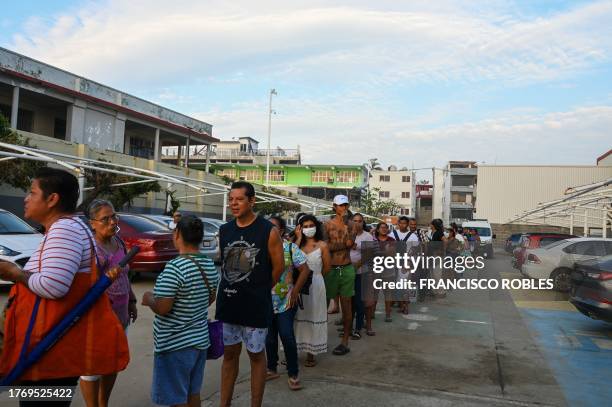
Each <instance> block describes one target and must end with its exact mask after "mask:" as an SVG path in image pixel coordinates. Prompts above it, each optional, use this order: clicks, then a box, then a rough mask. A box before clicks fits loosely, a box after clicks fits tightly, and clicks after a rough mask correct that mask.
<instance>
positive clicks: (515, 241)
mask: <svg viewBox="0 0 612 407" xmlns="http://www.w3.org/2000/svg"><path fill="white" fill-rule="evenodd" d="M522 235H523V234H522V233H513V234H511V235H510V236H508V238H506V243H505V245H504V249H505V250H506V251H507V252H508V253H512V251H513V250H514V249H515V248H516V247H517V246H518V245H519V241H520V240H521V236H522Z"/></svg>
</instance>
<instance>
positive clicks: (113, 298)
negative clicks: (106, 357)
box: [80, 199, 138, 407]
mask: <svg viewBox="0 0 612 407" xmlns="http://www.w3.org/2000/svg"><path fill="white" fill-rule="evenodd" d="M87 217H88V218H89V223H90V226H91V229H92V230H93V232H94V237H95V241H96V246H97V248H98V249H97V251H96V255H97V259H96V260H97V261H98V264H99V266H100V267H101V269H103V270H106V269H111V268H113V267H115V266H117V265H118V264H119V261H121V259H122V258H123V257H124V256H125V254H126V252H127V250H126V248H125V243H123V241H122V240H121V238H120V237H119V236H117V232H119V216H118V215H117V213H115V208H114V207H113V204H112V203H111V202H109V201H106V200H104V199H95V200H94V201H93V202H91V204H89V208H88V210H87ZM106 295H108V298H109V300H110V302H111V306H112V307H113V311H115V314H116V315H117V318H119V322H121V325H122V326H123V328H124V329H127V326H128V325H129V323H130V319H131V320H132V322H134V321H136V317H137V316H138V311H137V309H136V296H135V295H134V292H133V291H132V287H131V285H130V280H129V277H128V266H125V267H124V268H123V269H122V270H121V272H120V273H119V276H118V277H117V279H116V280H115V281H114V282H113V284H112V285H111V286H110V287H108V288H107V289H106ZM116 379H117V374H116V373H113V374H109V375H104V376H99V375H94V376H81V381H80V387H81V393H82V394H83V398H84V399H85V402H86V404H87V407H96V406H100V407H103V406H107V405H108V400H109V399H110V395H111V392H112V390H113V386H114V385H115V380H116Z"/></svg>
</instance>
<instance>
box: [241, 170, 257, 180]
mask: <svg viewBox="0 0 612 407" xmlns="http://www.w3.org/2000/svg"><path fill="white" fill-rule="evenodd" d="M240 179H241V180H244V181H259V180H260V175H259V170H242V171H240Z"/></svg>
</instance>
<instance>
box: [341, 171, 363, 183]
mask: <svg viewBox="0 0 612 407" xmlns="http://www.w3.org/2000/svg"><path fill="white" fill-rule="evenodd" d="M358 180H359V173H358V172H357V171H338V175H337V176H336V181H337V182H344V183H353V182H357V181H358Z"/></svg>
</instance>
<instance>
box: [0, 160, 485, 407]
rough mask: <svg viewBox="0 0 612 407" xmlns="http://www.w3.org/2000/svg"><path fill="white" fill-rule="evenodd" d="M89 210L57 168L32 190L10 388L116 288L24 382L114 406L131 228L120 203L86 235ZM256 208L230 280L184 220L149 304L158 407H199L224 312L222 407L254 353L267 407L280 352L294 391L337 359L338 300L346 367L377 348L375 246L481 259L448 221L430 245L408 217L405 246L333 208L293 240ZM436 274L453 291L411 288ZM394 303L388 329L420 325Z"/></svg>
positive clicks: (2, 269) (199, 226)
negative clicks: (441, 286)
mask: <svg viewBox="0 0 612 407" xmlns="http://www.w3.org/2000/svg"><path fill="white" fill-rule="evenodd" d="M78 197H79V186H78V182H77V180H76V178H75V177H74V176H73V175H71V174H69V173H68V172H65V171H62V170H56V169H50V168H46V169H43V170H41V171H40V172H39V174H38V175H37V176H36V177H35V179H34V180H33V181H32V186H31V189H30V191H29V193H28V196H27V197H26V199H25V216H26V218H28V219H31V220H33V221H36V222H39V223H41V224H42V225H43V226H44V227H45V230H46V231H47V232H46V234H45V237H44V240H43V242H42V243H41V246H40V247H39V249H38V250H37V251H36V253H34V255H33V256H32V257H31V259H30V261H29V262H28V263H27V265H26V266H25V268H24V269H23V270H21V269H20V268H18V267H17V266H14V265H12V264H10V263H7V262H0V278H1V279H3V280H10V281H14V282H15V283H16V284H15V285H14V287H13V289H12V290H11V294H10V298H9V304H8V308H7V323H6V325H5V327H7V328H8V329H7V330H6V331H5V345H4V349H3V352H2V355H1V359H0V361H1V365H0V366H1V369H0V376H4V375H6V374H7V373H8V371H9V370H10V369H11V368H12V367H14V366H15V365H16V364H18V363H19V362H20V360H21V359H22V358H23V357H24V353H25V354H27V351H28V350H29V349H31V347H32V344H35V343H37V342H40V341H41V340H42V339H43V338H44V337H45V335H47V334H48V333H49V332H50V331H51V328H52V327H53V326H54V324H56V323H57V322H58V320H59V319H60V318H61V317H62V316H63V315H64V314H66V312H67V311H69V310H70V309H71V308H73V307H74V306H75V305H76V303H77V302H78V301H79V300H80V299H81V298H83V297H84V296H85V295H87V293H88V290H89V289H90V288H91V287H93V286H94V285H95V284H96V282H97V280H98V278H99V276H100V275H101V274H106V276H107V277H108V278H110V279H111V280H112V284H111V285H110V287H109V288H107V289H106V291H105V294H104V295H102V296H101V297H100V298H99V299H98V300H97V301H95V303H94V305H93V307H92V308H91V309H90V310H89V311H87V312H85V314H84V315H83V316H82V317H81V318H80V319H79V320H78V322H76V324H75V325H74V326H73V327H72V328H71V329H70V330H69V331H68V333H66V334H65V335H64V336H63V337H61V338H59V340H58V341H57V343H56V345H55V346H54V347H52V348H51V350H49V351H47V352H46V353H45V354H44V355H43V356H42V358H41V359H40V360H39V361H37V362H36V363H35V364H34V365H33V367H31V368H29V369H27V370H26V372H25V373H24V374H23V375H22V376H21V377H20V380H19V383H20V384H22V385H34V384H36V385H62V386H76V385H77V383H79V386H80V389H81V393H82V395H83V397H84V399H85V402H86V404H87V406H88V407H91V406H106V405H108V404H109V399H110V395H111V391H112V388H113V385H114V383H115V381H116V379H117V375H118V373H119V372H121V371H122V370H124V369H125V368H126V366H127V364H128V362H129V350H128V343H127V336H126V332H127V330H128V329H129V325H130V323H133V322H135V321H136V319H137V317H138V310H137V307H136V303H137V300H136V296H135V294H134V292H133V290H132V288H131V286H130V282H129V279H128V276H127V271H128V270H127V266H123V267H122V266H121V264H120V261H121V259H122V258H123V257H124V256H125V255H126V253H127V250H126V246H125V244H124V243H123V241H122V240H121V239H120V238H119V236H118V235H117V232H118V231H119V222H120V220H119V217H118V215H117V213H116V212H115V208H114V207H113V205H112V204H111V203H110V202H108V201H104V200H95V201H93V202H92V203H91V205H90V206H89V208H88V211H87V214H86V215H87V217H88V219H89V225H87V224H85V223H84V222H83V221H82V220H81V219H80V218H79V217H76V216H74V212H75V210H76V203H77V200H78ZM254 205H255V189H254V187H253V185H251V184H250V183H248V182H244V181H238V182H235V183H233V184H232V185H231V188H230V192H229V208H230V210H231V212H232V215H233V216H234V220H232V221H231V222H228V223H226V224H224V225H223V226H221V228H220V231H219V239H220V250H221V259H222V266H221V272H220V273H218V272H217V270H216V268H215V265H214V263H213V262H212V260H210V259H209V258H207V257H206V256H203V255H201V254H200V253H199V246H200V244H201V241H202V238H203V233H204V226H203V223H202V221H201V220H200V219H199V218H197V217H195V216H191V215H182V216H181V215H180V214H178V213H177V214H175V215H176V216H175V217H174V219H173V225H172V226H173V228H172V230H173V241H174V244H175V246H176V248H177V249H178V251H179V256H178V257H176V258H175V259H173V260H172V261H170V262H169V263H167V265H166V266H165V268H164V270H163V271H162V272H161V273H160V274H159V276H158V278H157V280H156V282H155V286H154V289H153V291H150V292H146V293H144V295H143V297H142V300H141V304H142V305H143V306H146V307H148V308H149V309H151V311H152V312H153V313H154V314H155V316H154V323H153V333H152V334H153V342H154V360H153V373H152V386H151V399H152V401H153V402H154V403H156V404H160V405H177V406H178V405H184V406H199V405H200V392H201V388H202V383H203V380H204V371H205V366H206V360H207V358H208V352H207V350H208V349H209V348H210V347H211V346H212V340H213V337H212V336H211V335H210V334H209V317H210V316H209V314H208V309H209V307H210V306H211V305H212V304H213V303H214V302H215V301H216V311H215V316H214V318H215V319H216V320H218V321H221V323H222V324H223V329H222V339H221V341H222V343H221V344H220V346H222V347H223V362H222V366H221V389H220V404H221V405H222V406H229V405H231V401H232V398H233V393H234V386H235V383H236V379H237V377H238V371H239V364H240V362H239V361H240V355H241V353H242V348H243V346H244V347H245V348H246V352H247V355H248V359H249V363H250V379H251V382H250V383H251V404H252V405H255V406H258V405H262V402H263V395H264V389H265V382H266V381H268V380H274V379H277V378H279V377H280V375H279V373H278V366H279V338H280V343H282V348H283V351H284V356H285V360H284V362H282V363H284V364H286V368H287V369H286V370H287V376H288V377H287V385H288V387H289V389H291V390H300V389H301V388H302V387H303V385H302V383H301V381H300V377H299V371H300V369H299V362H298V361H299V354H300V353H303V354H305V362H304V366H305V367H308V368H313V367H315V366H316V365H317V359H316V357H317V356H318V355H321V354H325V353H327V352H328V349H329V347H328V342H329V338H328V328H327V326H328V307H329V303H330V301H331V300H334V299H336V300H337V301H338V302H339V308H340V312H341V318H340V319H339V320H338V321H337V324H338V326H339V329H338V330H339V332H338V334H339V338H340V341H339V343H338V344H337V345H336V346H335V347H333V350H332V353H333V354H334V355H337V356H343V355H346V354H348V353H349V352H350V340H360V339H361V338H362V336H361V335H362V332H363V330H364V328H365V334H366V335H367V336H374V335H376V332H375V331H374V329H373V322H372V321H373V320H374V319H375V308H376V304H377V301H378V294H379V293H378V292H375V293H372V292H371V290H367V291H368V292H366V291H364V288H365V287H368V286H369V285H371V281H369V279H370V278H371V276H370V274H369V273H368V267H367V264H366V263H367V262H366V259H364V258H363V249H364V247H366V246H367V245H376V247H378V250H382V251H385V250H387V249H391V247H392V244H393V242H410V243H411V244H412V245H413V246H415V247H418V248H419V250H429V252H430V253H431V254H443V253H448V254H449V255H452V256H459V255H462V253H463V252H465V251H467V250H475V249H474V247H477V246H478V245H477V240H476V239H477V237H473V235H469V236H463V234H462V232H461V230H459V229H458V228H457V227H456V225H453V226H451V228H449V229H448V230H446V231H445V229H444V227H443V224H442V221H441V220H439V219H434V220H433V221H432V222H431V225H430V231H429V232H426V231H424V230H421V229H418V228H417V224H416V221H415V220H414V219H408V218H406V217H401V218H400V219H399V224H398V229H396V230H393V231H392V232H390V229H389V226H388V225H387V224H386V223H384V222H380V223H379V224H377V226H376V228H375V229H374V230H373V231H372V232H370V231H368V228H367V225H366V222H365V218H364V216H363V215H362V214H359V213H355V214H351V213H350V211H349V201H348V198H347V197H346V196H344V195H337V196H336V197H335V198H334V200H333V211H334V216H333V217H332V218H331V219H329V220H328V221H326V222H325V223H321V222H320V221H319V220H318V219H317V218H316V217H315V216H313V215H310V214H301V215H300V216H298V218H297V227H296V228H295V230H294V232H293V233H292V234H291V235H289V236H287V234H286V224H285V221H284V219H283V218H281V217H278V216H273V217H271V218H269V219H264V218H263V217H261V216H258V215H257V214H256V213H255V212H254V209H253V208H254ZM434 243H435V244H434ZM399 272H400V273H399V274H398V275H400V277H401V278H410V276H409V271H408V270H400V271H399ZM428 273H431V275H432V277H433V278H438V279H439V278H442V270H438V269H436V268H434V269H432V270H417V271H416V273H414V271H413V272H412V273H410V274H413V275H414V276H415V278H424V277H426V276H427V274H428ZM434 294H435V295H436V296H438V297H441V296H444V295H445V293H444V292H435V293H434ZM384 295H385V297H384V299H385V321H386V322H391V320H392V316H391V308H392V306H393V305H395V304H397V305H398V306H399V308H400V309H399V311H400V312H402V313H404V314H406V313H408V310H409V308H408V306H409V302H410V298H408V297H407V296H402V297H401V298H392V297H388V296H387V294H386V293H384ZM41 315H42V316H41ZM69 404H70V402H69V401H68V402H66V403H64V404H63V405H69ZM22 405H29V404H28V403H27V402H22ZM37 405H43V404H40V403H39V404H37Z"/></svg>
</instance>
